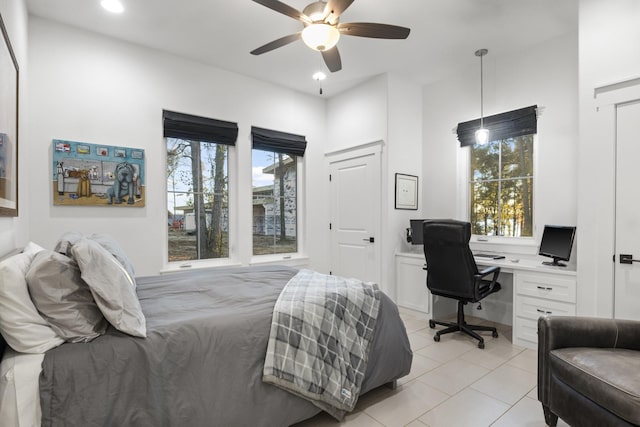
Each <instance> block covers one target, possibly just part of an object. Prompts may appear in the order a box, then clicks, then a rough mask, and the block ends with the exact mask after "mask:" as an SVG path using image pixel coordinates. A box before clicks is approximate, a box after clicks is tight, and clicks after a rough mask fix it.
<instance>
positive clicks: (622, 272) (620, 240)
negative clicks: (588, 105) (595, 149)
mask: <svg viewBox="0 0 640 427" xmlns="http://www.w3.org/2000/svg"><path fill="white" fill-rule="evenodd" d="M594 173H597V171H594ZM615 245H616V251H615V268H614V277H615V282H614V283H615V287H614V316H615V317H616V318H618V319H636V320H640V100H636V101H634V102H628V103H624V104H620V105H617V106H616V231H615ZM625 257H627V258H628V259H627V260H626V262H625V260H624V258H625ZM621 260H622V261H623V262H621Z"/></svg>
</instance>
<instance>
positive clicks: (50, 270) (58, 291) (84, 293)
mask: <svg viewBox="0 0 640 427" xmlns="http://www.w3.org/2000/svg"><path fill="white" fill-rule="evenodd" d="M26 280H27V286H28V288H29V294H30V295H31V301H33V304H34V305H35V306H36V308H37V309H38V311H39V312H40V314H41V315H42V316H43V317H44V318H45V319H46V320H47V322H48V323H49V325H51V328H52V329H53V330H54V331H55V332H56V334H58V336H59V337H61V338H63V339H64V340H65V341H70V342H88V341H91V340H92V339H94V338H96V337H98V336H100V335H102V334H104V333H105V331H106V330H107V325H108V324H107V321H106V320H105V318H104V316H103V315H102V313H101V312H100V309H99V308H98V306H97V305H96V302H95V301H94V300H93V296H92V295H91V290H90V289H89V286H88V285H87V284H86V283H85V282H84V281H83V280H82V278H81V277H80V269H79V268H78V264H76V262H75V261H74V260H72V259H71V258H69V257H67V256H65V255H62V254H59V253H57V252H53V251H48V250H43V251H40V252H38V253H37V254H36V256H35V258H34V259H33V261H32V262H31V265H30V266H29V270H28V271H27V274H26Z"/></svg>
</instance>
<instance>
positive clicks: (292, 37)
mask: <svg viewBox="0 0 640 427" xmlns="http://www.w3.org/2000/svg"><path fill="white" fill-rule="evenodd" d="M300 37H301V33H295V34H289V35H288V36H284V37H280V38H279V39H277V40H274V41H272V42H269V43H267V44H265V45H263V46H260V47H259V48H257V49H254V50H252V51H251V54H252V55H262V54H263V53H266V52H270V51H272V50H273V49H277V48H279V47H282V46H285V45H288V44H289V43H293V42H294V41H296V40H300Z"/></svg>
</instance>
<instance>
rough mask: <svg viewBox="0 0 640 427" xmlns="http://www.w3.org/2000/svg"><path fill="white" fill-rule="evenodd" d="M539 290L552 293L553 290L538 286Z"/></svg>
mask: <svg viewBox="0 0 640 427" xmlns="http://www.w3.org/2000/svg"><path fill="white" fill-rule="evenodd" d="M538 289H540V290H542V291H552V290H553V288H546V287H544V286H538Z"/></svg>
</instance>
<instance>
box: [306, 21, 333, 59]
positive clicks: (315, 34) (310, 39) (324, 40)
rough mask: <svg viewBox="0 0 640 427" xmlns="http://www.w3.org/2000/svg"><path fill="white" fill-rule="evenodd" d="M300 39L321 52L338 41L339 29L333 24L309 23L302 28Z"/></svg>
mask: <svg viewBox="0 0 640 427" xmlns="http://www.w3.org/2000/svg"><path fill="white" fill-rule="evenodd" d="M302 40H303V41H304V43H305V44H306V45H307V46H309V47H310V48H311V49H313V50H317V51H319V52H323V51H325V50H329V49H331V48H332V47H334V46H335V45H336V44H337V43H338V40H340V31H339V30H338V29H337V28H336V27H334V26H333V25H328V24H310V25H307V26H306V27H305V29H304V30H302Z"/></svg>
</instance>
